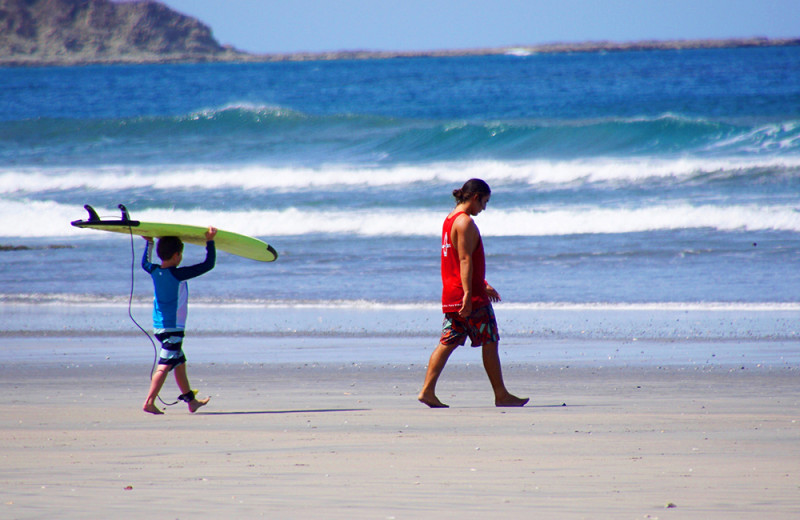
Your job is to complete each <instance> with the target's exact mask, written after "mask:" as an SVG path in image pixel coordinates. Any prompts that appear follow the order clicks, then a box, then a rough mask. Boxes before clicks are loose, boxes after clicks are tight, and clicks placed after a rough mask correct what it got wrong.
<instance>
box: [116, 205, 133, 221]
mask: <svg viewBox="0 0 800 520" xmlns="http://www.w3.org/2000/svg"><path fill="white" fill-rule="evenodd" d="M117 207H118V208H119V210H120V211H121V212H122V221H123V222H127V221H129V220H130V219H131V216H130V215H129V214H128V208H126V207H125V205H124V204H120V205H119V206H117Z"/></svg>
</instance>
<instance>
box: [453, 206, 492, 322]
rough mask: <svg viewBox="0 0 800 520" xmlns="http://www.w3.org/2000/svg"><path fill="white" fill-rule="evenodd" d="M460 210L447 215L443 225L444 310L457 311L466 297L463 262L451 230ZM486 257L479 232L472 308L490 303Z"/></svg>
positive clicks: (473, 260) (474, 267)
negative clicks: (463, 283) (459, 257)
mask: <svg viewBox="0 0 800 520" xmlns="http://www.w3.org/2000/svg"><path fill="white" fill-rule="evenodd" d="M463 213H464V212H463V211H459V212H458V213H455V214H454V215H452V216H450V217H447V218H446V219H445V220H444V224H443V225H442V311H443V312H457V311H458V310H459V309H460V308H461V303H462V300H463V299H464V289H463V288H462V287H461V262H460V261H459V259H458V251H457V250H456V246H455V244H453V237H452V235H451V230H452V228H453V223H454V222H455V221H456V218H458V216H459V215H461V214H463ZM485 278H486V258H485V257H484V254H483V240H482V239H481V237H480V233H479V234H478V243H477V245H476V246H475V250H474V251H473V252H472V308H473V309H477V308H479V307H483V306H484V305H487V304H488V303H489V295H488V294H486V282H485Z"/></svg>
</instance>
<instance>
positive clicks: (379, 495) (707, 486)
mask: <svg viewBox="0 0 800 520" xmlns="http://www.w3.org/2000/svg"><path fill="white" fill-rule="evenodd" d="M208 341H212V339H209V340H208ZM214 341H216V342H217V343H218V344H221V343H225V345H226V346H227V347H236V346H237V345H238V346H240V347H242V348H244V349H245V350H247V349H251V351H256V349H258V348H259V346H260V345H261V344H262V343H264V340H263V339H261V338H258V337H242V338H227V339H224V338H218V339H217V340H214ZM269 341H270V342H272V343H280V344H283V345H284V346H285V349H287V350H286V351H287V352H295V353H298V355H297V356H296V357H295V358H293V359H292V357H291V356H287V355H284V356H282V357H281V358H280V360H279V361H274V362H273V361H270V359H269V356H267V355H266V353H265V355H264V356H262V357H261V359H257V360H255V361H249V362H248V361H242V360H238V359H235V358H232V357H228V359H229V361H227V362H226V361H225V360H224V359H219V358H215V357H210V356H203V355H202V349H199V350H200V352H197V353H195V354H193V356H194V357H192V356H190V364H189V376H190V379H191V381H192V384H193V386H194V387H195V388H197V389H198V390H199V391H200V395H210V396H211V402H210V403H209V405H208V406H206V407H204V408H202V409H201V410H200V411H198V412H197V413H196V414H190V413H189V412H188V411H187V410H186V405H185V404H183V403H180V404H178V405H174V406H170V407H167V409H166V413H165V415H162V416H153V415H149V414H146V413H143V412H142V411H141V405H142V402H143V400H144V397H145V394H146V391H147V385H148V379H149V370H150V365H149V363H150V360H148V356H147V355H143V356H138V357H137V356H132V355H121V354H120V351H119V350H118V348H117V350H115V349H114V348H109V346H110V345H121V344H125V343H126V342H130V338H123V337H116V336H110V337H105V336H104V337H91V338H81V337H66V338H35V337H32V338H31V337H28V338H13V337H3V338H0V352H1V353H5V354H4V355H3V356H0V357H3V363H2V367H0V390H2V395H3V396H4V399H3V402H2V404H0V461H2V462H1V463H0V517H2V518H13V519H34V518H42V519H44V518H48V519H49V518H60V519H85V518H110V517H117V518H125V519H138V518H142V519H145V518H147V519H150V518H179V519H185V518H315V519H316V518H382V519H385V518H397V519H402V518H409V519H412V518H413V519H417V518H487V517H492V518H534V517H535V518H554V519H555V518H557V519H564V518H568V519H570V518H592V519H620V518H631V519H635V518H651V519H653V518H681V519H687V518H688V519H695V518H696V519H726V520H727V519H732V518H733V519H736V518H741V519H752V518H758V517H762V518H770V519H784V518H785V519H790V518H791V519H794V518H797V515H798V514H800V424H798V421H800V384H798V382H800V380H798V377H800V375H799V374H798V368H797V367H796V366H786V365H783V366H780V365H776V366H764V365H758V364H746V365H742V366H738V365H735V364H722V363H719V364H714V363H704V364H700V365H681V364H669V365H664V366H659V365H648V364H642V365H628V366H605V367H604V366H601V364H599V363H594V362H592V363H585V364H564V363H558V362H552V363H543V362H538V361H536V360H524V361H522V362H519V361H515V360H514V355H513V352H512V353H510V354H504V356H503V358H504V362H505V365H504V369H505V377H506V382H507V384H508V387H509V389H510V390H511V391H512V392H514V393H517V394H518V395H521V396H528V397H531V404H530V405H528V406H527V407H525V408H521V409H498V408H495V407H494V406H493V405H492V404H493V400H492V396H491V393H490V389H489V384H488V381H487V379H486V376H485V374H484V373H483V370H482V367H481V366H480V360H479V358H480V356H479V353H478V352H476V351H470V350H467V349H462V350H460V351H457V352H456V354H454V356H453V358H452V359H451V362H450V364H449V365H448V367H447V368H446V370H445V372H444V374H443V376H442V379H441V381H440V384H439V389H438V394H439V397H440V398H441V399H442V401H444V402H446V403H448V404H449V405H450V406H451V408H449V409H439V410H433V409H429V408H427V407H425V406H424V405H422V404H420V403H418V402H417V400H416V394H417V392H418V391H419V385H420V384H421V382H422V378H423V376H424V370H425V363H426V361H427V354H429V353H430V349H432V348H433V345H420V346H419V350H415V351H414V354H413V357H415V358H416V357H419V359H417V360H416V361H415V362H409V361H408V359H406V358H403V357H402V356H401V357H395V359H389V360H387V361H385V362H381V361H377V360H375V359H370V360H366V361H364V360H361V359H358V357H359V356H357V355H354V356H348V351H347V349H346V345H341V344H337V345H336V352H341V353H342V357H349V359H341V360H337V359H336V358H337V356H336V355H333V356H331V355H330V353H329V355H328V356H327V357H326V358H325V359H327V361H326V362H324V363H317V362H315V361H314V360H313V359H312V358H314V357H315V356H313V355H300V354H302V353H303V352H306V353H308V352H319V351H322V350H325V349H326V348H328V347H330V346H331V345H332V343H331V342H332V341H334V340H333V339H331V338H327V339H326V338H325V337H324V336H323V337H316V338H306V339H302V340H301V339H298V338H290V337H287V338H272V339H270V340H269ZM336 341H340V342H341V340H336ZM360 341H361V342H362V343H363V342H364V341H368V340H365V339H362V340H360ZM687 341H688V340H687ZM375 342H376V343H380V342H385V340H379V339H375ZM199 343H201V342H200V341H198V340H195V344H196V345H198V347H199ZM356 343H357V342H356ZM429 343H430V341H429ZM35 345H40V346H41V345H44V346H43V347H41V350H42V351H49V352H51V354H50V355H48V356H42V355H39V354H41V352H39V354H35V355H34V358H32V359H31V358H26V357H25V355H24V352H23V353H20V352H19V351H20V350H21V349H27V350H26V352H34V353H35V352H36V349H35V348H33V347H34V346H35ZM684 347H686V349H687V350H692V349H691V348H689V347H690V346H686V345H684ZM220 348H222V347H220ZM559 348H563V349H565V350H579V349H585V348H586V347H585V345H578V344H575V345H572V344H563V345H560V347H559ZM315 349H316V350H315ZM104 351H105V352H106V354H99V353H101V352H104ZM10 352H16V354H14V355H10V354H9V353H10ZM57 352H64V354H63V355H57V354H56V353H57ZM76 352H84V353H85V354H83V355H78V354H76ZM353 352H355V353H358V352H360V351H359V350H358V348H356V349H355V350H354V351H353ZM418 354H421V355H418ZM220 357H222V358H224V357H225V356H220ZM316 357H317V358H318V359H319V358H320V356H316ZM389 358H391V356H389ZM178 393H179V392H178V391H177V389H176V387H175V384H174V381H173V380H172V379H170V380H169V381H168V382H167V384H166V385H165V389H164V391H163V392H162V397H164V399H165V400H167V401H170V402H171V401H173V400H174V399H175V397H176V396H177V394H178Z"/></svg>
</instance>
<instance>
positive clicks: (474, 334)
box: [439, 304, 500, 347]
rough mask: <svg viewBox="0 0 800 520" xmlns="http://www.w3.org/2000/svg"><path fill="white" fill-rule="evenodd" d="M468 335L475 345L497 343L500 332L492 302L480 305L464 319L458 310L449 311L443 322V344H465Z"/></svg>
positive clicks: (440, 340) (441, 341) (441, 340)
mask: <svg viewBox="0 0 800 520" xmlns="http://www.w3.org/2000/svg"><path fill="white" fill-rule="evenodd" d="M467 336H469V339H470V340H471V341H472V346H473V347H480V346H481V345H483V344H484V343H497V342H498V341H500V333H499V332H498V330H497V320H496V319H495V317H494V309H492V306H491V304H490V305H485V306H483V307H479V308H478V309H475V310H474V311H472V314H470V315H469V317H468V318H466V319H464V318H462V317H461V316H459V315H458V313H457V312H447V313H445V315H444V322H443V323H442V337H441V338H440V339H439V343H441V344H442V345H463V344H464V343H466V341H467Z"/></svg>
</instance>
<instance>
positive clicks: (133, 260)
mask: <svg viewBox="0 0 800 520" xmlns="http://www.w3.org/2000/svg"><path fill="white" fill-rule="evenodd" d="M128 231H130V235H131V292H130V295H129V296H128V317H129V318H130V319H131V321H132V322H133V324H134V325H136V326H137V327H138V328H139V330H141V331H142V333H143V334H144V335H145V336H147V339H149V340H150V344H151V345H153V366H152V367H151V368H150V381H152V380H153V373H154V372H155V371H156V364H158V347H157V346H156V342H155V341H153V337H152V336H151V335H150V333H149V332H147V331H146V330H144V328H142V326H141V325H139V322H137V321H136V319H135V318H134V317H133V313H132V312H131V307H132V305H133V286H134V274H133V273H134V271H135V266H136V249H135V248H134V247H133V230H132V229H131V228H128ZM158 400H159V401H161V404H163V405H164V406H172V405H174V404H178V401H175V402H174V403H165V402H164V400H163V399H161V396H160V395H159V396H158ZM179 400H180V398H179Z"/></svg>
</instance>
